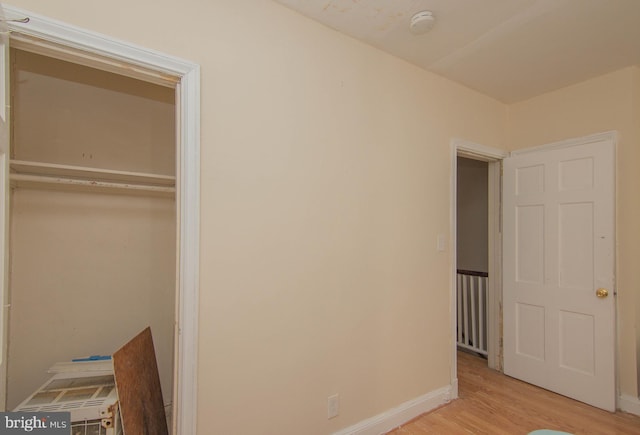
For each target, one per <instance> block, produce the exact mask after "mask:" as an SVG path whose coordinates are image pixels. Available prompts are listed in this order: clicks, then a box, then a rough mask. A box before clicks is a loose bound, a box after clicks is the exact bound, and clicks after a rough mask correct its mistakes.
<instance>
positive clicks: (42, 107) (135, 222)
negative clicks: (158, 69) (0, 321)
mask: <svg viewBox="0 0 640 435" xmlns="http://www.w3.org/2000/svg"><path fill="white" fill-rule="evenodd" d="M11 59H12V69H11V98H12V113H11V116H12V141H11V158H12V161H27V162H38V163H46V164H53V165H71V166H79V167H90V168H97V169H100V170H111V171H128V172H137V173H149V174H156V175H159V176H161V177H163V178H164V179H169V180H171V177H175V166H176V162H175V155H176V151H175V150H176V134H175V128H176V127H175V91H174V89H172V88H165V87H161V86H158V85H153V84H150V83H146V82H143V81H138V80H135V79H131V78H127V77H123V76H120V75H116V74H112V73H107V72H104V71H100V70H96V69H92V68H88V67H83V66H80V65H76V64H72V63H68V62H64V61H60V60H57V59H53V58H49V57H45V56H40V55H36V54H32V53H29V52H26V51H21V50H15V49H14V50H12V51H11ZM15 168H18V165H14V170H15ZM44 172H45V176H46V175H48V174H46V172H47V169H44ZM14 175H15V174H14ZM16 178H17V177H16ZM62 178H65V177H64V176H63V177H62ZM66 178H69V179H72V180H81V181H90V182H91V181H93V179H92V178H91V177H90V178H88V179H87V180H83V178H84V177H83V176H82V175H81V174H80V175H79V174H77V173H74V172H73V171H72V173H71V175H70V176H68V177H66ZM174 180H175V178H174ZM136 183H137V182H134V183H133V184H136ZM173 183H175V181H173ZM10 198H11V202H10V278H9V279H10V281H9V297H10V314H9V333H8V361H7V363H8V365H7V370H8V373H7V409H13V407H15V406H16V405H17V404H19V403H20V402H21V401H22V400H23V399H24V398H26V397H27V396H28V395H29V394H30V393H31V392H33V391H34V390H35V389H36V388H37V387H38V386H40V385H41V384H42V383H43V382H44V381H46V380H47V379H48V377H49V375H47V373H46V371H47V369H48V368H49V367H50V366H51V365H53V364H54V363H56V362H59V361H69V360H71V359H72V358H76V357H82V356H88V355H110V354H112V353H113V352H114V351H116V350H117V349H118V348H119V347H120V346H121V345H122V344H124V343H126V342H127V341H128V340H129V339H130V338H132V337H133V336H135V335H136V334H137V333H138V332H140V331H141V330H142V329H144V328H145V327H146V326H148V325H150V326H151V329H152V333H153V338H154V346H155V350H156V357H157V361H158V368H159V372H160V380H161V385H162V391H163V399H164V403H165V404H169V403H170V402H171V397H172V387H173V356H174V320H175V312H174V311H175V310H174V308H175V298H176V199H175V194H171V193H169V194H167V193H165V194H158V193H156V192H152V191H145V190H129V189H112V188H102V189H99V188H94V187H92V186H85V187H74V186H67V185H64V184H49V183H28V184H24V183H20V182H12V190H11V196H10Z"/></svg>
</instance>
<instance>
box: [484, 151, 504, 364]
mask: <svg viewBox="0 0 640 435" xmlns="http://www.w3.org/2000/svg"><path fill="white" fill-rule="evenodd" d="M488 165H489V168H488V169H489V171H488V172H489V173H488V180H487V193H488V198H487V200H488V202H489V204H488V213H489V216H488V220H489V228H488V231H487V239H488V240H487V242H488V246H487V248H488V251H489V252H488V265H487V266H488V272H489V288H488V291H489V295H488V302H487V334H488V339H487V351H488V355H487V365H488V366H489V368H491V369H494V370H498V371H502V370H503V367H502V349H501V344H500V343H501V342H502V327H501V325H502V160H496V161H493V162H488Z"/></svg>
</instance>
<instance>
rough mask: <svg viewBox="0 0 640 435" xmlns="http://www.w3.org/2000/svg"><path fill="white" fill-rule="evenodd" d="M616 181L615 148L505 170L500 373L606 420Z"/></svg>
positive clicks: (563, 154)
mask: <svg viewBox="0 0 640 435" xmlns="http://www.w3.org/2000/svg"><path fill="white" fill-rule="evenodd" d="M614 181H615V178H614V144H613V139H612V138H607V139H602V138H600V139H598V140H591V141H589V140H585V141H584V142H583V143H581V144H578V145H576V144H575V143H572V144H571V146H566V147H553V148H540V149H537V150H532V151H524V152H521V153H518V154H516V155H514V156H512V157H509V158H507V159H505V161H504V186H503V191H504V209H503V213H504V233H503V252H504V269H503V270H504V272H503V273H504V276H503V285H504V290H503V291H504V366H505V373H506V374H508V375H510V376H513V377H516V378H519V379H522V380H524V381H527V382H530V383H533V384H536V385H539V386H541V387H543V388H546V389H549V390H552V391H555V392H558V393H560V394H563V395H566V396H569V397H573V398H575V399H577V400H580V401H583V402H586V403H589V404H591V405H595V406H598V407H600V408H604V409H607V410H611V411H613V410H615V373H614V352H615V335H614V334H615V328H614V325H615V323H614V320H615V319H614V306H615V302H614V296H613V294H614V291H613V290H614V289H613V285H614V283H613V277H614V255H613V253H614V234H615V233H614ZM598 288H605V289H607V290H608V291H609V296H608V297H604V298H600V297H598V296H596V291H597V289H598Z"/></svg>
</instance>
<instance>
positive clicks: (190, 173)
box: [1, 4, 200, 435]
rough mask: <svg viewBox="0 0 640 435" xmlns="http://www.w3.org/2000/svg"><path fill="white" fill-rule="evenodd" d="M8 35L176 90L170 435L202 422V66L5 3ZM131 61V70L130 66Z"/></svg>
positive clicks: (31, 45)
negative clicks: (199, 382) (23, 20)
mask: <svg viewBox="0 0 640 435" xmlns="http://www.w3.org/2000/svg"><path fill="white" fill-rule="evenodd" d="M1 9H2V10H4V15H5V18H6V19H7V20H11V19H20V18H25V17H28V18H29V22H28V23H20V22H12V21H7V23H6V24H7V26H8V28H9V31H10V32H11V41H15V42H16V45H17V46H19V47H20V49H26V50H28V51H34V52H38V53H40V54H48V55H50V56H53V57H56V58H59V59H63V60H69V61H73V62H76V63H80V64H83V65H86V66H92V67H94V68H99V69H102V70H105V71H109V72H115V73H118V74H122V75H127V76H131V77H134V78H138V79H142V80H145V81H149V82H153V83H156V84H161V85H164V86H169V87H172V88H175V89H176V106H177V107H176V118H177V125H176V127H177V128H176V130H177V145H176V148H177V152H176V158H177V164H176V171H177V174H176V201H177V238H178V240H177V272H178V276H177V283H176V284H177V289H176V303H177V306H176V322H177V324H176V330H175V345H174V349H175V354H176V356H175V367H174V380H173V385H174V392H173V428H172V429H173V433H174V434H185V435H187V434H195V433H196V423H197V363H198V296H199V249H200V248H199V241H200V234H199V229H200V66H199V65H198V64H196V63H193V62H190V61H186V60H183V59H179V58H176V57H173V56H169V55H166V54H164V53H160V52H157V51H153V50H149V49H146V48H143V47H139V46H136V45H133V44H129V43H127V42H123V41H119V40H116V39H114V38H111V37H109V36H105V35H101V34H98V33H94V32H90V31H87V30H84V29H81V28H78V27H74V26H71V25H68V24H65V23H61V22H59V21H56V20H53V19H50V18H47V17H43V16H39V15H37V14H34V13H32V12H29V11H25V10H23V9H19V8H15V7H13V6H9V5H6V4H1ZM132 67H133V68H132Z"/></svg>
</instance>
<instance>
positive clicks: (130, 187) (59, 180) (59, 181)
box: [9, 174, 176, 193]
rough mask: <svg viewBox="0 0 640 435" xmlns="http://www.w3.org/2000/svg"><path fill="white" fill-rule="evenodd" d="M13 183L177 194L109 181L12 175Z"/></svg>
mask: <svg viewBox="0 0 640 435" xmlns="http://www.w3.org/2000/svg"><path fill="white" fill-rule="evenodd" d="M9 179H10V180H11V181H17V182H27V183H48V184H62V185H67V186H88V187H106V188H110V189H126V190H138V191H147V192H157V193H175V191H176V189H175V187H168V186H150V185H144V184H130V183H114V182H109V181H92V180H79V179H74V178H60V177H46V176H42V175H27V174H11V175H10V176H9Z"/></svg>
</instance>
